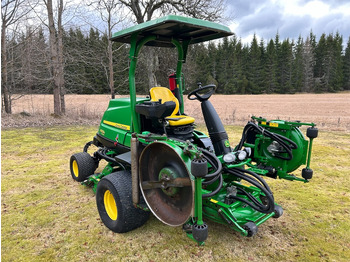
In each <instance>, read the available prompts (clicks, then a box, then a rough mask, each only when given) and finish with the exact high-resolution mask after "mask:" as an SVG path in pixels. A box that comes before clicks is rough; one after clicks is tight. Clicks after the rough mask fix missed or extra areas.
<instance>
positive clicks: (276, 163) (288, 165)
mask: <svg viewBox="0 0 350 262" xmlns="http://www.w3.org/2000/svg"><path fill="white" fill-rule="evenodd" d="M271 123H272V124H271ZM273 123H275V124H278V126H276V127H275V126H274V125H273ZM286 123H287V122H286V121H282V120H273V121H270V125H272V126H270V125H264V124H260V125H261V126H263V127H264V128H265V129H267V130H269V131H270V132H273V133H276V134H279V135H283V136H285V137H287V138H289V139H291V140H292V141H294V142H295V143H296V144H297V146H298V148H297V149H293V150H292V153H293V159H291V160H283V159H279V158H276V157H274V156H273V155H272V154H271V153H270V152H269V150H268V146H269V145H271V143H272V139H271V138H266V137H262V136H259V137H260V138H258V139H257V140H256V142H255V144H256V145H259V146H255V148H254V156H255V158H257V159H260V160H261V162H262V163H266V165H269V166H273V167H274V168H276V169H277V170H283V171H285V172H287V173H290V172H293V171H294V170H296V169H297V168H298V167H299V166H300V165H303V164H305V163H306V156H307V150H306V149H307V147H308V141H307V140H305V137H304V135H303V134H302V133H301V131H300V129H299V128H297V127H295V126H293V125H288V124H286Z"/></svg>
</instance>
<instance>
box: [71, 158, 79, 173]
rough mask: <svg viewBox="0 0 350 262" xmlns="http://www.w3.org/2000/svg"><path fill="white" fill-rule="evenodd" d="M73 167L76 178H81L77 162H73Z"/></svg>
mask: <svg viewBox="0 0 350 262" xmlns="http://www.w3.org/2000/svg"><path fill="white" fill-rule="evenodd" d="M72 167H73V175H74V176H75V177H78V176H79V168H78V163H77V160H73V163H72Z"/></svg>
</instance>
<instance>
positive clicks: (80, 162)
mask: <svg viewBox="0 0 350 262" xmlns="http://www.w3.org/2000/svg"><path fill="white" fill-rule="evenodd" d="M96 168H97V164H96V162H95V160H94V158H93V157H91V156H90V154H88V153H86V152H80V153H77V154H74V155H72V156H71V158H70V172H71V175H72V178H73V179H74V180H76V181H78V182H82V181H84V180H86V179H87V178H88V177H89V176H91V175H92V174H93V173H94V172H95V170H96Z"/></svg>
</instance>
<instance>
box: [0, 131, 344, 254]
mask: <svg viewBox="0 0 350 262" xmlns="http://www.w3.org/2000/svg"><path fill="white" fill-rule="evenodd" d="M241 130H242V128H239V127H231V126H230V127H227V131H228V133H229V136H230V140H231V142H232V145H234V144H236V143H237V142H238V140H239V138H240V135H241ZM96 131H97V128H96V127H86V126H77V127H71V126H70V127H61V126H60V127H50V128H25V129H8V130H3V131H2V134H1V135H2V140H1V144H2V147H1V148H2V149H1V150H2V151H1V168H2V173H1V230H2V235H1V251H2V252H1V259H2V261H197V260H201V261H222V260H228V261H233V260H235V261H322V260H323V261H349V260H350V251H349V250H350V234H349V230H350V219H349V218H350V163H349V155H350V134H348V133H338V132H323V131H320V134H319V138H317V139H316V140H315V143H314V149H313V159H312V161H311V165H312V168H313V169H314V178H313V179H312V181H311V182H310V183H307V184H303V183H300V182H290V181H284V180H273V179H269V178H267V179H266V180H267V182H268V183H269V184H270V186H271V188H272V190H273V192H274V195H275V200H276V202H277V203H279V204H281V205H282V206H283V208H284V212H285V213H284V215H283V216H282V217H281V218H279V219H278V220H273V219H270V220H269V221H267V222H266V223H264V224H263V225H261V226H260V227H259V232H258V234H257V235H256V236H254V237H253V238H245V237H242V236H241V235H240V234H238V233H237V232H234V231H231V230H229V229H228V228H227V227H225V226H222V225H218V224H215V223H213V222H210V221H207V222H208V225H209V237H208V240H207V241H206V244H205V246H201V247H199V246H197V245H196V243H194V242H193V241H191V240H190V239H189V238H187V237H186V235H185V233H183V232H182V229H181V227H175V228H174V227H169V226H166V225H164V224H162V223H161V222H159V221H158V220H157V219H156V218H155V217H153V216H151V218H150V220H149V221H148V222H147V223H146V224H145V225H144V226H142V227H141V228H139V229H136V230H134V231H132V232H129V233H125V234H115V233H113V232H111V231H109V230H108V229H107V228H106V227H105V226H104V225H103V224H102V222H101V220H100V218H99V215H98V212H97V209H96V204H95V196H94V194H93V192H92V190H91V189H90V188H87V187H84V186H81V185H80V184H79V183H76V182H74V181H73V180H72V178H71V177H70V172H69V158H70V156H71V155H72V154H73V153H75V152H79V151H81V150H82V148H83V146H84V144H85V143H86V142H88V141H90V140H91V138H92V137H93V136H94V134H95V132H96Z"/></svg>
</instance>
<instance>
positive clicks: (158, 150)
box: [139, 142, 194, 226]
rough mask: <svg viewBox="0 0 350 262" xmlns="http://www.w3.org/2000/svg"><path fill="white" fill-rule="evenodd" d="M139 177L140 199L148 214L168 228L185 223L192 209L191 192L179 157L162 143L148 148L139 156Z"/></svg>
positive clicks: (189, 182) (183, 164)
mask: <svg viewBox="0 0 350 262" xmlns="http://www.w3.org/2000/svg"><path fill="white" fill-rule="evenodd" d="M167 173H169V175H167ZM139 175H140V188H141V192H142V195H143V197H144V199H145V201H146V203H147V205H148V207H149V208H150V209H151V211H152V213H153V214H154V215H155V216H156V217H157V218H158V219H159V220H160V221H162V222H163V223H165V224H167V225H170V226H179V225H182V224H184V223H186V222H187V220H188V219H189V217H190V216H191V214H192V211H193V208H194V188H193V183H192V182H191V181H190V176H189V171H188V169H187V167H186V164H185V162H184V160H183V159H182V158H181V156H180V155H179V153H178V152H177V151H176V150H175V149H174V148H173V147H171V146H170V145H168V144H166V143H163V142H154V143H152V144H149V145H148V146H147V147H146V148H145V149H144V150H143V151H142V153H141V156H140V172H139ZM152 185H153V186H152ZM169 192H170V193H169Z"/></svg>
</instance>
